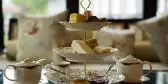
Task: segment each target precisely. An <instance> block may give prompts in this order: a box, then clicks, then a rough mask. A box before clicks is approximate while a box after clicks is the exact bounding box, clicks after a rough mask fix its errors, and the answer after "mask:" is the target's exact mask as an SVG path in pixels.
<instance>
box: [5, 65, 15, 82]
mask: <svg viewBox="0 0 168 84" xmlns="http://www.w3.org/2000/svg"><path fill="white" fill-rule="evenodd" d="M8 67H12V68H14V69H15V68H16V67H15V66H14V65H8V66H7V67H6V68H5V70H4V76H5V78H6V79H8V80H10V81H16V79H10V78H8V77H7V75H6V70H7V69H8Z"/></svg>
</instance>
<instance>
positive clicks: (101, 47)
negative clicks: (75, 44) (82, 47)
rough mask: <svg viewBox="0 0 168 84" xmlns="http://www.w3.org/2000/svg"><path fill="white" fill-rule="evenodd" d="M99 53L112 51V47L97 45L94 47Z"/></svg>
mask: <svg viewBox="0 0 168 84" xmlns="http://www.w3.org/2000/svg"><path fill="white" fill-rule="evenodd" d="M93 50H94V51H95V52H96V53H97V54H102V53H110V51H111V49H110V47H104V46H97V47H95V48H94V49H93Z"/></svg>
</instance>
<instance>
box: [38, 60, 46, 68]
mask: <svg viewBox="0 0 168 84" xmlns="http://www.w3.org/2000/svg"><path fill="white" fill-rule="evenodd" d="M36 63H38V64H40V65H42V66H43V65H45V64H46V59H40V60H38V61H36Z"/></svg>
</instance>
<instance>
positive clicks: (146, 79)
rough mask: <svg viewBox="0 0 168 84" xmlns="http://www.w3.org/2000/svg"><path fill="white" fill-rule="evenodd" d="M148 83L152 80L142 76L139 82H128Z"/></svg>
mask: <svg viewBox="0 0 168 84" xmlns="http://www.w3.org/2000/svg"><path fill="white" fill-rule="evenodd" d="M146 81H150V78H149V77H147V76H142V77H141V79H140V80H139V81H133V82H128V83H141V82H146ZM124 82H127V81H124Z"/></svg>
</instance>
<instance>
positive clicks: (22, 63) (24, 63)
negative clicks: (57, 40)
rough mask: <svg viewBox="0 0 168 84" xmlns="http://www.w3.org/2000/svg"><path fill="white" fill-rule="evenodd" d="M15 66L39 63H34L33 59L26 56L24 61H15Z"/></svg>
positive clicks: (36, 64)
mask: <svg viewBox="0 0 168 84" xmlns="http://www.w3.org/2000/svg"><path fill="white" fill-rule="evenodd" d="M15 66H19V67H31V66H39V64H38V63H36V62H35V61H33V60H31V59H29V58H27V59H25V60H24V61H21V62H18V63H16V64H15Z"/></svg>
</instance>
